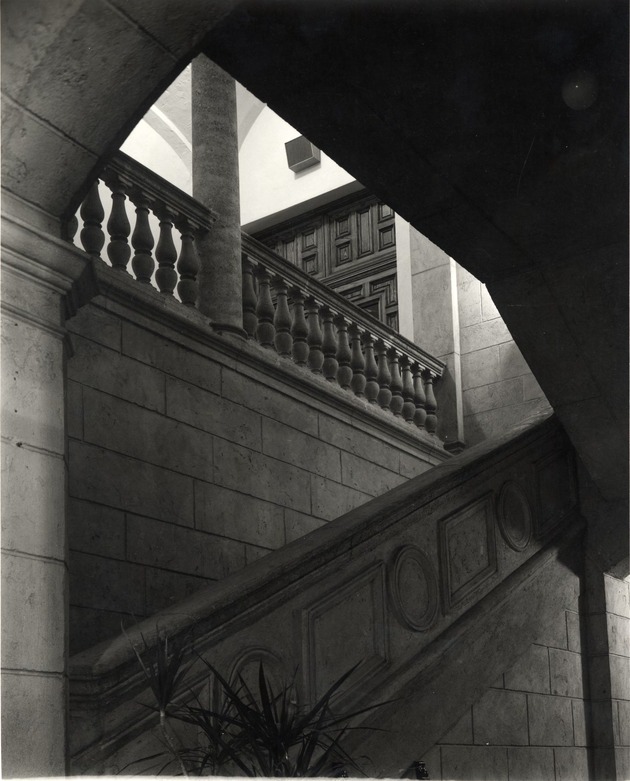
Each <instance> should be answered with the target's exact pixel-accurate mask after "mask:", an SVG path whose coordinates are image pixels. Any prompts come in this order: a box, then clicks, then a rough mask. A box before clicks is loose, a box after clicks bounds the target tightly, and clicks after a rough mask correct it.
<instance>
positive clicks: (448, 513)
mask: <svg viewBox="0 0 630 781" xmlns="http://www.w3.org/2000/svg"><path fill="white" fill-rule="evenodd" d="M576 524H577V525H578V526H579V517H578V513H577V499H576V491H575V480H574V465H573V456H572V450H571V448H570V446H569V444H568V442H567V440H566V437H565V436H564V434H563V432H562V431H561V429H560V427H559V426H558V424H557V423H556V422H555V420H554V419H553V418H546V417H545V416H538V417H537V418H534V419H532V420H530V421H528V422H526V423H525V424H523V425H521V426H520V427H519V428H518V429H515V430H513V431H512V432H509V434H507V435H505V436H504V437H503V438H502V439H500V440H495V441H494V442H489V443H483V444H482V445H479V446H477V447H475V448H471V449H470V450H468V451H465V452H464V453H462V454H460V455H459V456H457V457H456V458H454V459H452V460H450V461H448V462H446V463H444V464H442V465H440V466H438V467H436V468H434V469H432V470H430V471H428V472H425V473H424V474H422V475H420V476H419V477H417V478H414V479H413V480H410V481H409V482H408V483H406V484H404V485H401V486H399V487H397V488H395V489H394V490H392V491H390V492H389V493H387V494H385V495H383V496H381V497H378V498H376V499H374V500H372V501H371V502H369V503H368V504H366V505H363V506H362V507H360V508H357V509H355V510H353V511H351V512H350V513H348V514H347V515H345V516H344V517H342V518H340V519H338V520H337V521H336V522H335V523H331V524H329V525H327V526H325V527H322V528H320V529H317V530H315V531H314V532H311V533H310V534H308V535H306V536H305V537H302V538H301V539H299V540H297V541H295V542H293V543H291V544H289V545H287V546H285V547H284V548H282V549H280V550H278V551H275V552H273V553H271V554H269V555H268V556H266V557H265V558H263V559H260V560H258V561H256V562H254V563H253V564H251V565H250V566H248V567H246V568H245V569H244V570H241V571H240V572H237V573H234V574H233V575H231V576H229V577H228V578H226V579H225V580H223V581H221V582H219V583H216V584H213V585H212V586H211V587H209V588H208V589H205V590H203V591H200V592H198V593H197V594H194V595H192V596H191V597H189V598H187V599H186V600H185V601H183V602H181V603H180V604H179V605H178V606H175V607H173V608H169V609H168V610H164V611H162V612H161V613H159V614H157V615H155V616H153V617H152V618H150V619H146V620H144V621H142V622H141V623H140V624H139V625H137V626H135V627H132V628H130V629H129V634H128V636H125V635H121V636H120V637H118V638H116V639H114V640H112V641H109V642H104V643H101V644H100V645H98V646H96V647H95V648H93V649H90V650H89V651H85V652H83V653H81V654H78V655H77V656H75V657H73V658H72V659H71V660H70V670H69V673H70V709H71V719H72V724H73V726H72V729H71V742H72V744H71V755H72V762H73V772H75V773H76V772H78V773H93V772H115V771H116V768H118V769H120V766H121V765H122V764H124V762H125V761H128V760H129V759H130V758H134V754H135V756H143V755H148V754H149V753H150V751H149V747H148V744H147V743H146V742H143V741H148V740H150V734H151V729H152V728H153V726H154V724H155V716H154V714H153V713H152V712H151V711H150V710H148V709H147V708H146V705H148V704H150V703H151V694H150V691H149V690H148V687H147V684H146V680H145V679H144V678H143V675H142V673H141V671H140V669H139V666H138V664H137V661H136V660H135V658H134V653H133V650H132V643H134V644H137V646H138V647H140V648H142V646H143V643H144V642H145V641H146V642H147V643H149V644H151V643H153V642H155V639H156V637H157V636H161V635H164V634H167V635H168V636H170V637H175V638H177V637H179V638H181V639H185V640H186V641H187V642H192V644H193V645H194V648H195V650H196V651H198V652H199V653H200V654H203V655H204V656H205V657H206V658H208V660H209V661H210V662H211V663H212V664H214V665H215V667H217V668H218V669H220V670H222V671H223V672H224V674H227V675H230V676H234V675H236V674H238V673H243V674H245V675H247V674H248V673H249V672H250V671H251V670H252V666H253V668H254V669H256V667H257V665H258V664H259V662H260V661H261V660H262V661H263V662H264V664H265V668H266V669H267V670H268V672H269V674H270V675H272V676H274V678H275V680H282V679H286V678H287V677H290V676H291V673H292V672H293V671H294V670H295V669H296V667H297V668H298V669H299V673H300V675H299V688H300V693H299V696H300V698H301V701H302V702H313V701H314V699H315V698H317V696H318V695H319V694H321V693H322V691H324V690H325V689H326V687H327V686H328V685H329V684H330V682H331V681H332V680H334V679H335V678H336V677H338V676H339V675H340V674H341V673H342V672H344V671H345V670H347V669H349V667H350V666H351V665H353V664H354V663H355V662H360V666H359V668H358V670H357V671H356V673H355V675H354V676H353V687H352V689H351V690H350V691H349V692H348V693H347V695H346V696H347V702H348V704H349V705H350V706H351V707H355V706H357V705H359V706H362V705H363V704H366V703H369V702H373V701H374V698H377V700H378V701H382V700H384V699H388V698H390V697H392V696H394V697H397V696H400V692H401V691H403V692H404V691H405V687H406V686H407V685H408V682H409V681H410V680H411V679H412V678H413V675H414V674H417V669H418V665H421V664H422V659H423V653H424V650H425V649H426V650H427V653H428V654H429V656H431V655H433V656H436V654H437V657H436V658H437V662H436V664H438V667H439V659H440V658H441V654H442V653H443V652H442V651H438V650H435V649H439V648H440V643H442V638H448V639H447V640H445V642H446V644H447V646H452V645H453V639H452V638H453V634H452V633H453V632H455V633H456V632H459V631H461V628H462V627H465V626H466V625H467V624H468V625H470V624H471V623H472V629H470V630H467V631H469V632H472V636H473V637H474V636H475V630H476V629H477V628H478V626H479V624H478V622H479V620H480V616H483V615H484V614H485V613H487V612H488V610H489V609H490V608H489V607H482V606H483V605H484V604H485V605H488V604H490V607H492V605H495V607H494V608H492V609H495V610H499V612H500V611H501V610H502V609H503V608H502V607H501V606H502V604H504V603H503V601H502V600H504V597H503V596H502V594H504V593H505V591H503V592H502V591H501V589H502V588H503V586H504V584H508V583H511V585H510V586H509V587H507V590H508V592H509V593H515V592H514V589H515V588H516V589H518V588H524V589H525V592H527V591H528V590H529V589H531V584H532V583H533V582H534V581H535V578H536V573H537V572H538V569H539V568H540V567H541V566H547V565H546V564H545V562H549V561H552V560H555V558H556V553H555V551H556V548H555V547H554V546H556V545H557V543H556V542H555V541H556V540H559V539H565V540H568V539H569V538H570V537H571V535H570V534H569V531H568V530H567V527H569V526H570V527H572V528H577V527H576ZM562 569H566V568H565V567H564V565H563V567H562ZM515 579H516V580H515ZM532 579H534V580H532ZM515 582H516V585H515ZM519 583H520V584H521V585H518V584H519ZM495 595H498V596H496V597H495ZM488 600H490V603H488ZM476 606H480V610H475V609H474V608H475V607H476ZM541 607H542V606H540V605H539V608H541ZM469 617H470V618H469ZM539 618H540V611H539ZM519 631H520V630H519ZM449 633H450V635H449ZM489 634H490V635H491V633H489ZM511 634H514V635H516V634H517V632H516V630H511ZM191 638H192V640H191ZM490 640H492V637H490ZM467 642H468V641H467V640H465V641H464V645H466V643H467ZM529 642H531V640H529ZM431 649H434V650H433V651H431ZM520 652H521V653H522V648H521V649H520ZM514 660H515V659H513V660H512V661H514ZM496 674H497V673H496V671H494V672H493V670H492V669H488V671H487V675H496ZM185 683H186V685H185V687H184V688H185V690H186V691H194V692H196V693H197V694H198V696H199V697H201V698H202V699H204V701H206V702H207V701H208V699H209V700H210V702H211V703H212V702H215V703H216V700H213V697H215V696H216V694H215V693H214V692H215V690H214V684H213V683H212V681H211V680H209V677H208V671H207V669H206V668H205V667H204V665H203V664H201V663H196V664H194V665H192V666H191V668H190V669H189V671H188V673H187V679H186V682H185ZM478 683H479V686H483V685H486V686H489V685H490V684H491V683H492V681H484V680H479V682H478ZM407 693H408V694H409V693H410V692H409V691H407ZM143 703H144V705H143ZM398 710H400V709H398ZM440 718H441V715H440V714H437V715H436V714H432V715H431V717H430V719H429V721H430V722H433V721H434V722H435V725H433V724H431V725H430V726H431V729H433V730H434V731H435V730H438V729H442V730H443V729H444V728H445V727H447V726H448V724H440V723H439V722H440ZM440 734H441V733H439V732H437V733H436V734H435V735H434V738H435V739H437V738H438V737H439V735H440ZM425 737H426V736H425ZM379 739H380V738H379ZM383 739H386V740H388V741H390V742H391V740H392V737H391V735H385V737H384V738H383ZM132 742H133V746H134V748H133V750H132V749H131V748H130V745H131V744H132ZM431 745H432V744H431ZM399 749H400V746H399V747H398V749H397V750H399ZM406 751H408V752H409V753H410V754H411V756H410V757H409V758H410V759H413V758H414V753H415V747H414V746H413V745H408V746H407V747H406ZM401 752H402V753H404V751H402V749H400V750H399V753H401ZM125 758H126V759H125ZM402 759H404V757H403V758H402ZM381 770H385V771H389V772H391V770H392V768H381Z"/></svg>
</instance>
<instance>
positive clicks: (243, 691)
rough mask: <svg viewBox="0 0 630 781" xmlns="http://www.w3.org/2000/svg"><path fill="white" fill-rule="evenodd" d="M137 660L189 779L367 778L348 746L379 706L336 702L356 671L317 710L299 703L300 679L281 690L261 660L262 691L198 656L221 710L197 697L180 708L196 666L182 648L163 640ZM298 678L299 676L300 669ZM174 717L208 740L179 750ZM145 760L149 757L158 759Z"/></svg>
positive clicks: (169, 743) (336, 685) (337, 684)
mask: <svg viewBox="0 0 630 781" xmlns="http://www.w3.org/2000/svg"><path fill="white" fill-rule="evenodd" d="M134 650H135V651H136V656H137V658H138V661H139V662H140V665H141V667H142V670H143V671H144V674H145V677H146V678H147V681H148V683H149V686H150V688H151V690H152V692H153V695H154V697H155V700H156V704H157V705H156V710H158V712H159V714H160V728H161V730H162V734H163V736H164V738H165V743H166V746H167V749H168V753H169V755H170V757H171V760H170V761H169V763H167V764H166V765H164V767H163V768H162V769H165V768H166V767H168V764H172V761H173V760H175V761H176V762H177V764H178V765H179V769H180V772H181V773H182V774H184V775H189V774H192V775H215V774H220V775H244V776H265V777H282V776H293V777H307V776H311V777H312V776H318V775H328V776H343V775H345V768H346V767H351V768H352V769H353V770H355V771H357V772H358V773H359V774H361V775H365V774H364V773H363V772H362V771H361V769H360V767H359V766H358V765H357V763H356V762H355V761H354V760H353V759H352V757H350V756H349V755H348V753H347V752H346V751H345V750H344V749H343V747H342V745H341V741H342V739H343V737H344V735H346V733H347V732H348V730H350V729H353V728H352V727H350V725H349V722H350V721H351V720H352V719H353V718H355V717H356V716H359V715H360V714H362V713H366V712H367V711H370V710H372V709H373V708H375V707H377V706H370V707H366V708H362V709H360V710H355V711H353V712H346V713H334V712H333V710H332V708H331V703H332V701H333V700H334V699H335V697H336V695H338V694H339V691H340V689H341V687H342V686H343V684H344V683H345V682H346V681H347V680H348V678H349V677H350V676H351V675H352V674H353V673H354V671H355V670H356V668H357V666H358V665H355V666H354V667H352V668H351V669H349V670H348V671H347V672H345V673H344V674H343V675H342V676H341V677H340V678H338V679H337V680H336V681H335V682H334V683H333V684H332V685H331V686H330V687H329V688H328V689H327V690H326V692H325V693H324V694H323V695H322V696H321V697H320V698H319V699H318V700H317V702H316V703H315V704H314V705H312V706H305V707H300V706H299V705H298V704H297V686H296V673H294V674H293V677H292V679H291V680H290V681H289V682H288V683H285V684H283V685H281V686H280V688H279V689H277V688H276V689H274V686H273V684H272V682H271V681H270V679H269V676H268V675H267V673H266V672H265V669H264V665H263V663H262V662H261V663H260V665H259V668H258V678H257V688H256V687H251V686H249V685H248V684H247V683H246V681H245V680H244V678H243V677H242V676H238V678H237V680H236V681H233V682H230V681H228V680H227V679H226V678H225V677H224V676H223V675H221V673H220V672H219V670H217V669H216V668H215V667H214V666H213V665H211V664H210V663H209V662H208V661H207V660H205V659H204V658H203V657H201V656H199V655H197V658H198V659H200V660H201V662H202V663H203V664H204V665H205V666H206V667H207V669H208V671H209V672H210V673H211V674H212V675H213V676H214V678H215V679H216V681H217V682H218V688H219V689H220V694H219V698H218V700H219V707H218V708H217V709H211V708H207V707H205V706H204V705H203V704H202V703H201V701H200V700H199V698H198V697H197V696H196V695H195V694H194V692H189V695H190V696H189V700H188V702H186V703H185V704H179V705H177V704H175V702H174V698H175V697H178V696H179V695H181V694H182V692H179V691H178V689H179V687H180V685H181V683H182V679H183V677H184V675H185V673H186V671H187V670H188V667H189V666H190V662H188V663H187V664H184V651H183V647H182V646H181V645H178V644H176V643H174V642H173V641H172V640H169V638H163V639H162V640H161V642H159V643H158V646H157V647H156V648H155V649H152V650H151V649H148V648H147V647H146V644H145V650H144V652H143V653H141V652H139V651H138V650H137V649H134ZM296 672H297V671H296ZM169 719H173V720H176V721H178V722H181V723H184V724H187V725H191V726H193V727H195V728H196V730H195V732H196V734H197V735H198V736H200V737H201V738H202V739H201V741H199V740H197V741H195V745H192V746H187V747H183V746H177V745H176V740H177V739H176V737H175V732H174V731H173V730H170V729H169V727H168V726H167V724H168V721H169ZM156 756H158V755H154V757H145V758H144V759H153V758H155V757H156Z"/></svg>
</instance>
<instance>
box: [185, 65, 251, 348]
mask: <svg viewBox="0 0 630 781" xmlns="http://www.w3.org/2000/svg"><path fill="white" fill-rule="evenodd" d="M192 146H193V153H192V168H193V196H194V197H195V198H196V199H197V200H198V201H200V202H201V203H202V204H203V205H204V206H207V207H208V208H210V209H212V210H213V211H214V212H216V214H217V215H218V218H217V220H216V222H215V224H214V226H213V228H212V230H211V231H210V233H209V234H208V235H207V236H206V237H204V238H203V239H200V240H199V242H198V246H197V249H198V252H199V259H200V262H201V271H200V274H199V310H200V311H201V312H203V314H205V315H207V316H208V317H209V318H210V319H211V321H212V324H213V326H214V328H215V329H216V330H217V331H227V332H232V333H238V334H243V335H245V332H244V331H243V311H242V272H241V221H240V205H239V185H238V134H237V119H236V85H235V82H234V79H233V78H232V77H231V76H229V75H228V74H227V73H226V72H225V71H223V70H221V68H219V66H218V65H215V63H214V62H212V60H209V59H208V58H207V57H206V56H205V55H204V54H201V55H199V56H198V57H197V59H195V60H194V61H193V63H192Z"/></svg>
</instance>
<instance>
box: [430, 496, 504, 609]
mask: <svg viewBox="0 0 630 781" xmlns="http://www.w3.org/2000/svg"><path fill="white" fill-rule="evenodd" d="M492 505H493V502H492V494H487V495H486V496H485V497H483V498H482V499H479V500H478V501H476V502H474V503H473V504H470V505H468V506H467V507H465V508H463V509H462V510H459V511H458V512H456V513H455V514H453V515H451V516H450V517H448V518H445V519H444V520H443V521H442V522H441V524H440V559H441V565H442V590H443V595H444V607H445V610H446V611H447V612H448V611H449V610H451V609H452V608H454V607H456V606H457V605H458V604H460V603H461V602H462V601H463V600H465V599H466V598H467V597H468V596H469V595H470V594H472V592H473V591H475V590H476V589H477V588H478V587H479V586H480V585H481V584H482V583H484V582H485V581H486V580H487V579H488V578H490V577H492V575H493V574H494V573H495V572H496V571H497V552H496V542H495V535H494V513H493V507H492Z"/></svg>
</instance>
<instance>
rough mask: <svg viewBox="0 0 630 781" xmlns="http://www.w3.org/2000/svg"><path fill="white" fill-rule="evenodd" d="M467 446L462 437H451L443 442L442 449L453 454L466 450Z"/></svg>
mask: <svg viewBox="0 0 630 781" xmlns="http://www.w3.org/2000/svg"><path fill="white" fill-rule="evenodd" d="M467 447H468V445H467V444H466V443H465V442H464V440H463V439H453V440H451V441H450V442H445V443H444V450H446V451H447V452H449V453H452V454H453V455H457V454H458V453H461V452H462V451H463V450H466V448H467Z"/></svg>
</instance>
